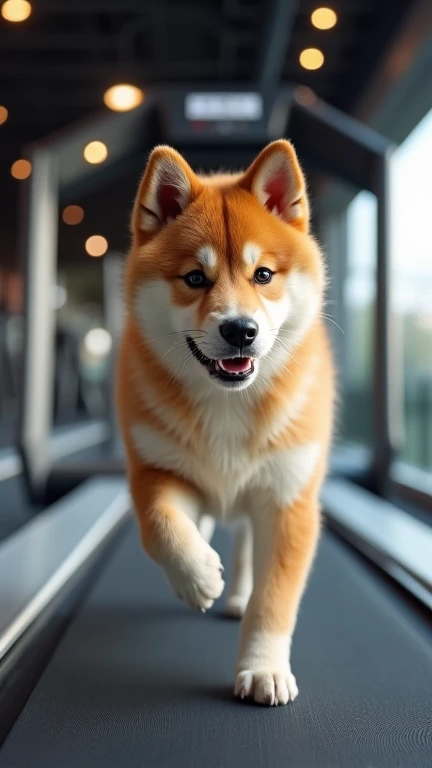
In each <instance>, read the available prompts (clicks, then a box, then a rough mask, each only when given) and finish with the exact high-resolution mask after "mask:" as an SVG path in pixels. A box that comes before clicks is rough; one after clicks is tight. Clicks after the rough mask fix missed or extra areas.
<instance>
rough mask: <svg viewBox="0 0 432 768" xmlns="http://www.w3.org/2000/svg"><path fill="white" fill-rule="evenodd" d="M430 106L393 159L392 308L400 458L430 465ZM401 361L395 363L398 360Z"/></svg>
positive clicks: (431, 153)
mask: <svg viewBox="0 0 432 768" xmlns="http://www.w3.org/2000/svg"><path fill="white" fill-rule="evenodd" d="M431 179H432V110H431V111H430V112H429V114H428V115H426V117H425V118H424V119H423V120H422V121H421V122H420V123H419V125H418V126H417V127H416V129H415V130H414V131H413V132H412V133H411V134H410V136H409V137H408V138H407V139H406V140H405V141H404V142H403V144H402V145H401V146H400V147H399V148H398V150H397V151H396V152H395V155H394V158H393V163H392V202H391V204H392V211H391V212H392V219H391V221H392V271H391V288H392V309H393V323H394V326H393V328H392V331H393V339H394V342H395V346H396V349H395V352H396V356H395V364H396V371H395V373H396V375H397V376H398V378H399V379H401V384H402V386H401V396H402V397H403V414H404V419H403V425H404V428H403V438H402V443H401V454H400V458H401V459H403V460H404V461H407V462H409V463H411V464H414V465H415V466H417V467H421V468H423V469H431V468H432V235H431V217H432V192H431ZM398 363H399V364H398Z"/></svg>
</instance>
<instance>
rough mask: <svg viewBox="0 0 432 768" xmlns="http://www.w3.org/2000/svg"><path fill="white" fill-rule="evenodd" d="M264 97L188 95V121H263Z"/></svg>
mask: <svg viewBox="0 0 432 768" xmlns="http://www.w3.org/2000/svg"><path fill="white" fill-rule="evenodd" d="M262 116H263V102H262V96H261V94H259V93H188V94H187V96H186V99H185V117H186V119H187V120H191V121H195V120H204V121H212V122H213V121H222V120H228V121H234V120H254V121H255V120H261V118H262Z"/></svg>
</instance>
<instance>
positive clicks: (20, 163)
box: [11, 160, 32, 181]
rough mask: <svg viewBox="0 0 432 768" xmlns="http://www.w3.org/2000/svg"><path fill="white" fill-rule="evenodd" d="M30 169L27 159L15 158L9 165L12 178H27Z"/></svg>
mask: <svg viewBox="0 0 432 768" xmlns="http://www.w3.org/2000/svg"><path fill="white" fill-rule="evenodd" d="M31 171H32V166H31V163H30V162H29V161H28V160H15V162H14V164H13V165H12V167H11V174H12V176H13V177H14V179H19V180H20V181H22V179H27V178H28V177H29V176H30V174H31Z"/></svg>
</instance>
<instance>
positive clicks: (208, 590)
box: [164, 538, 225, 611]
mask: <svg viewBox="0 0 432 768" xmlns="http://www.w3.org/2000/svg"><path fill="white" fill-rule="evenodd" d="M164 571H165V573H166V576H167V578H168V581H169V583H170V584H171V587H172V589H173V591H174V592H175V593H176V595H177V596H178V597H179V598H180V599H181V600H184V602H185V603H187V604H188V605H189V606H190V607H191V608H194V609H195V610H200V611H206V610H207V609H208V608H211V606H212V605H213V603H214V601H215V600H217V598H218V597H220V596H221V594H222V592H223V589H224V586H225V582H224V580H223V578H222V574H223V567H222V563H221V561H220V557H219V555H218V553H217V552H215V550H214V549H213V548H212V547H210V546H209V545H208V544H206V543H205V541H203V540H202V539H201V538H200V540H199V542H198V543H197V544H196V549H194V551H192V552H187V553H184V556H183V557H182V558H181V559H179V562H177V563H176V564H175V565H172V564H170V565H169V566H165V567H164Z"/></svg>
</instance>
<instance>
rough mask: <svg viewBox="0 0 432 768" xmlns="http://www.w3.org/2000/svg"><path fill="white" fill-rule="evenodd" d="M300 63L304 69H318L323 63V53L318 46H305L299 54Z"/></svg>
mask: <svg viewBox="0 0 432 768" xmlns="http://www.w3.org/2000/svg"><path fill="white" fill-rule="evenodd" d="M300 64H301V65H302V67H304V68H305V69H319V68H320V67H322V65H323V64H324V54H323V53H322V51H320V50H319V49H318V48H305V50H304V51H302V52H301V54H300Z"/></svg>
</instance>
